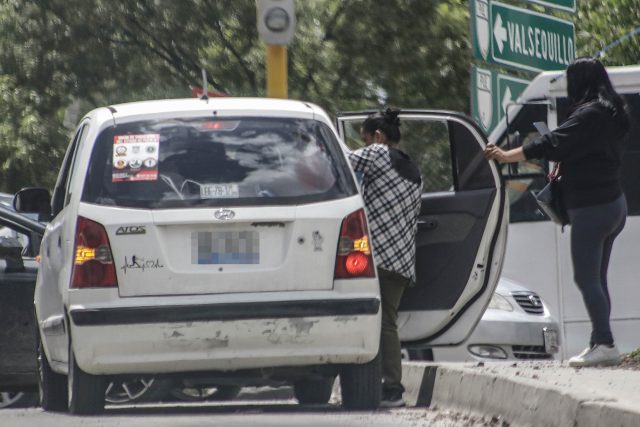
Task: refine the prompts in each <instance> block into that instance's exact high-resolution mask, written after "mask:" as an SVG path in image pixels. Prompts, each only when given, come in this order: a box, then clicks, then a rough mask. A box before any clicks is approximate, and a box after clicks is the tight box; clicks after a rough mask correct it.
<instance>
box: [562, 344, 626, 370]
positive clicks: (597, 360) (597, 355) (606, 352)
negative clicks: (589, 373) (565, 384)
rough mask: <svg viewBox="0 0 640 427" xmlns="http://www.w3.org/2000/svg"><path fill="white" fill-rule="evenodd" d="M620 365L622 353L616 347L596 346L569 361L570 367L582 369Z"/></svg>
mask: <svg viewBox="0 0 640 427" xmlns="http://www.w3.org/2000/svg"><path fill="white" fill-rule="evenodd" d="M618 363H620V352H619V351H618V347H616V346H615V345H614V346H612V347H609V346H608V345H605V344H596V345H594V346H593V347H588V348H586V349H584V351H583V352H582V353H580V354H579V355H577V356H573V357H572V358H571V359H569V366H572V367H574V368H582V367H586V366H612V365H617V364H618Z"/></svg>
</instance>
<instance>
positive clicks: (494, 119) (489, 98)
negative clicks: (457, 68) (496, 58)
mask: <svg viewBox="0 0 640 427" xmlns="http://www.w3.org/2000/svg"><path fill="white" fill-rule="evenodd" d="M528 85H529V81H528V80H524V79H519V78H517V77H512V76H509V75H506V74H501V73H497V72H495V71H492V70H488V69H484V68H479V67H472V69H471V115H472V117H473V118H474V119H475V120H476V122H478V124H479V125H480V127H481V128H482V130H484V131H485V132H486V134H487V135H488V134H490V133H491V131H492V130H493V128H494V127H496V125H497V124H498V122H499V121H500V120H501V119H502V118H503V117H504V116H505V111H506V110H507V108H508V106H509V104H512V103H515V102H516V100H517V99H518V97H519V96H520V94H521V93H522V92H523V91H524V90H525V89H526V87H527V86H528Z"/></svg>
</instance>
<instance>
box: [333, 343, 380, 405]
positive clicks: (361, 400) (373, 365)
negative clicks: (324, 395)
mask: <svg viewBox="0 0 640 427" xmlns="http://www.w3.org/2000/svg"><path fill="white" fill-rule="evenodd" d="M340 388H341V390H342V406H343V407H344V408H345V409H348V410H354V411H372V410H375V409H377V408H378V406H380V399H381V398H382V365H381V362H380V354H379V353H378V355H377V356H376V357H375V358H374V359H373V360H371V361H370V362H367V363H364V364H361V365H345V366H343V367H342V369H341V371H340Z"/></svg>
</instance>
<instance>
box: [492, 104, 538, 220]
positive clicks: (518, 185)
mask: <svg viewBox="0 0 640 427" xmlns="http://www.w3.org/2000/svg"><path fill="white" fill-rule="evenodd" d="M547 108H548V107H547V104H546V103H544V101H543V102H538V103H527V104H524V105H523V106H522V109H520V111H519V113H518V114H517V115H516V117H515V118H513V119H511V117H510V116H509V118H510V123H509V129H508V137H507V134H504V135H503V136H502V137H501V138H500V139H499V140H498V142H497V144H498V145H499V146H500V147H502V148H504V149H510V148H516V147H519V146H521V145H522V144H524V143H525V142H528V141H531V140H533V139H535V138H537V137H538V136H539V133H538V131H537V130H536V128H535V127H534V126H533V123H534V122H545V123H546V122H547ZM501 171H502V176H503V177H504V179H505V182H506V188H507V195H508V197H509V204H510V207H509V221H510V222H522V221H546V220H547V218H546V217H545V216H544V214H542V212H540V210H539V209H538V204H537V203H536V201H535V198H534V196H533V194H532V191H533V192H536V191H539V190H540V189H542V187H544V185H545V183H546V181H545V175H546V166H545V162H544V161H543V160H540V159H530V160H525V161H523V162H519V163H511V164H503V165H501Z"/></svg>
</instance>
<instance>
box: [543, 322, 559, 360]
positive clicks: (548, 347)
mask: <svg viewBox="0 0 640 427" xmlns="http://www.w3.org/2000/svg"><path fill="white" fill-rule="evenodd" d="M542 336H543V338H544V350H545V351H546V352H547V353H549V354H553V353H557V352H558V350H560V341H559V340H558V331H556V330H555V329H550V328H542Z"/></svg>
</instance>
